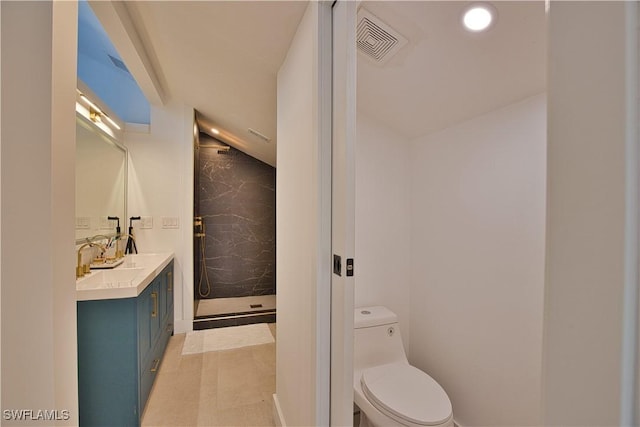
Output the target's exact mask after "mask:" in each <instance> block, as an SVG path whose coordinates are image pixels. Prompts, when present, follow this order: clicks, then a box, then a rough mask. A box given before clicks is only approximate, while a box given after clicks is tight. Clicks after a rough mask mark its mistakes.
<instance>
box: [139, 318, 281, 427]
mask: <svg viewBox="0 0 640 427" xmlns="http://www.w3.org/2000/svg"><path fill="white" fill-rule="evenodd" d="M269 328H270V329H271V333H272V334H273V336H274V338H275V336H276V325H275V324H269ZM184 339H185V334H179V335H174V336H173V337H171V339H170V340H169V344H168V346H167V350H166V352H165V355H164V359H163V361H162V364H161V365H160V370H159V371H158V376H157V377H156V381H155V383H154V385H153V388H152V390H151V394H150V396H149V400H148V401H147V406H146V408H145V412H144V414H143V416H142V426H146V427H152V426H153V427H156V426H157V427H160V426H273V425H274V423H273V416H272V400H273V399H272V395H273V393H275V390H276V368H275V365H276V347H275V343H271V344H263V345H257V346H251V347H243V348H239V349H234V350H223V351H211V352H207V353H199V354H190V355H184V356H183V355H182V344H183V343H184Z"/></svg>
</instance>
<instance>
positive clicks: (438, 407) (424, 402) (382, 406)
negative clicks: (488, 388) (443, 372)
mask: <svg viewBox="0 0 640 427" xmlns="http://www.w3.org/2000/svg"><path fill="white" fill-rule="evenodd" d="M360 383H361V385H362V391H363V392H364V395H365V396H366V398H367V400H369V402H371V404H372V405H373V406H374V407H376V408H377V409H378V410H380V411H381V412H383V413H385V414H387V415H388V416H389V417H391V418H393V419H395V420H396V421H398V422H400V423H402V422H405V423H406V422H410V423H413V424H418V425H423V426H433V425H440V424H443V423H444V422H446V421H447V420H448V419H449V418H451V416H452V408H451V401H450V400H449V397H448V396H447V393H446V392H445V391H444V389H443V388H442V387H441V386H440V384H438V383H437V382H436V381H435V380H434V379H433V378H431V377H430V376H429V375H427V374H426V373H424V372H422V371H421V370H419V369H418V368H415V367H413V366H411V365H408V364H405V363H391V364H388V365H381V366H375V367H373V368H369V369H366V370H365V371H364V372H363V373H362V377H361V379H360Z"/></svg>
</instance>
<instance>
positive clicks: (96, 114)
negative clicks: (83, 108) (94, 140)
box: [80, 93, 121, 130]
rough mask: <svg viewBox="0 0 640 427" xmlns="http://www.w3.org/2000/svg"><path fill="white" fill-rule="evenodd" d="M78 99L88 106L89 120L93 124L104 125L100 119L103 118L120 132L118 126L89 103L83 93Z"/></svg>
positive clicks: (94, 105) (98, 108)
mask: <svg viewBox="0 0 640 427" xmlns="http://www.w3.org/2000/svg"><path fill="white" fill-rule="evenodd" d="M80 99H81V100H82V101H84V102H85V103H86V104H87V105H88V106H89V118H90V119H91V121H92V122H94V123H104V122H103V121H102V119H103V118H104V119H105V120H106V121H107V122H108V123H109V124H110V125H111V126H113V127H114V128H116V129H118V130H120V129H121V128H120V126H119V125H118V124H117V123H116V122H115V121H114V120H113V119H111V117H109V116H108V115H107V113H105V112H104V111H102V110H101V109H100V107H98V106H97V105H96V104H94V103H93V102H91V100H90V99H89V98H87V97H86V96H85V95H84V94H83V93H80Z"/></svg>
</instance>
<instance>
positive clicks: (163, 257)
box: [76, 252, 173, 301]
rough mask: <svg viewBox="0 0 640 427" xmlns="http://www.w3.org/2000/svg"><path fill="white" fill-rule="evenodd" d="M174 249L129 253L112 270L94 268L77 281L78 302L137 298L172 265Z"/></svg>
mask: <svg viewBox="0 0 640 427" xmlns="http://www.w3.org/2000/svg"><path fill="white" fill-rule="evenodd" d="M172 259H173V253H172V252H163V253H149V254H130V255H126V256H125V261H124V262H123V263H122V264H121V265H119V266H118V267H116V268H113V269H111V270H91V273H89V274H87V275H85V276H84V277H81V278H80V279H78V280H76V299H77V300H78V301H90V300H102V299H118V298H135V297H137V296H138V295H140V294H141V293H142V291H144V290H145V288H146V287H147V286H149V283H151V282H152V281H153V279H155V278H156V276H158V275H159V274H160V273H161V272H162V270H163V269H164V268H165V267H166V266H167V265H169V263H170V262H171V260H172Z"/></svg>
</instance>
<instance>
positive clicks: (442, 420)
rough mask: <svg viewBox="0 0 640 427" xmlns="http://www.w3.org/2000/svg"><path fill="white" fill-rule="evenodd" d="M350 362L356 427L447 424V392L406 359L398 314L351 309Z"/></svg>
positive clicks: (445, 426) (450, 417)
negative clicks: (353, 310)
mask: <svg viewBox="0 0 640 427" xmlns="http://www.w3.org/2000/svg"><path fill="white" fill-rule="evenodd" d="M353 368H354V376H353V391H354V401H355V404H356V405H357V406H358V408H360V426H361V427H368V426H372V427H377V426H409V427H419V426H440V427H449V426H451V427H453V411H452V407H451V401H450V400H449V397H448V396H447V393H446V392H445V391H444V389H443V388H442V387H441V386H440V385H439V384H438V383H437V382H436V381H435V380H434V379H433V378H431V377H430V376H429V375H427V374H426V373H425V372H423V371H421V370H420V369H418V368H416V367H414V366H411V365H410V364H409V362H408V360H407V356H406V354H405V352H404V347H403V345H402V338H401V336H400V327H399V325H398V318H397V316H396V315H395V314H394V313H393V312H392V311H391V310H389V309H388V308H386V307H382V306H376V307H361V308H357V309H356V310H355V318H354V365H353Z"/></svg>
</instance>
